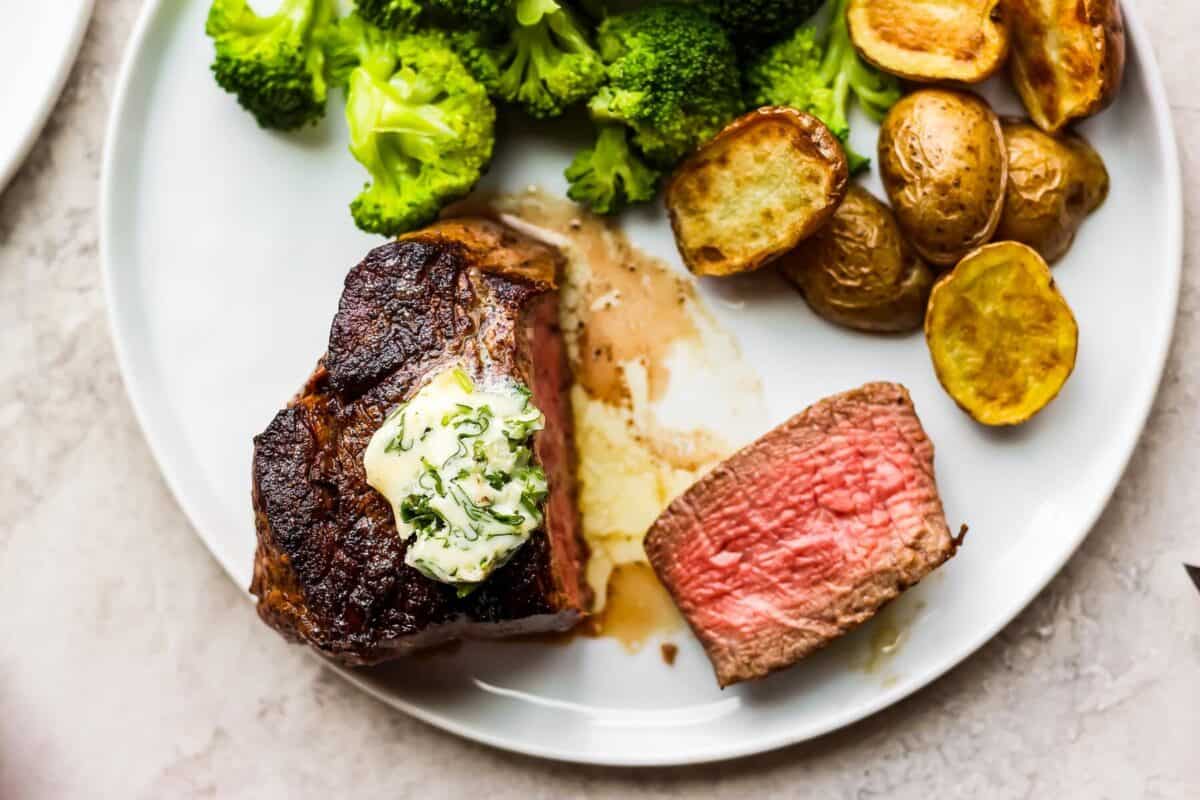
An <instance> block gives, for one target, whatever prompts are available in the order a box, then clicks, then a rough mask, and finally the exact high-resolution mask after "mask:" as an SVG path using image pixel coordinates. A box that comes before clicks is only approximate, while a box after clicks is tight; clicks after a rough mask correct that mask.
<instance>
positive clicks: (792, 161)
mask: <svg viewBox="0 0 1200 800" xmlns="http://www.w3.org/2000/svg"><path fill="white" fill-rule="evenodd" d="M849 175H850V171H849V167H848V166H847V163H846V153H845V151H844V150H843V149H842V146H841V143H839V142H838V140H837V137H835V136H834V135H833V133H831V132H830V130H829V128H827V127H825V125H824V124H823V123H822V122H821V121H820V120H819V119H817V118H816V117H814V116H813V115H811V114H807V113H805V112H803V111H798V110H796V109H794V108H786V107H782V106H768V107H766V108H760V109H758V110H757V111H751V112H750V113H749V114H745V115H743V116H741V117H739V118H738V119H736V120H734V121H733V122H731V123H730V124H729V125H728V126H726V127H725V129H724V130H722V131H721V132H720V133H718V134H717V135H716V137H714V138H713V140H712V141H710V142H709V143H708V144H706V145H704V146H703V147H701V148H700V149H699V150H698V151H696V152H695V153H694V154H693V155H692V156H691V157H689V158H688V159H687V160H686V161H685V162H684V163H683V164H682V165H680V167H679V168H678V169H677V170H676V171H675V174H674V175H673V176H672V177H671V181H670V183H669V184H668V185H667V191H666V204H667V211H668V212H669V213H670V217H671V228H672V229H673V230H674V231H675V243H676V244H677V245H678V247H679V253H680V255H681V256H683V263H684V264H686V265H687V267H688V269H690V270H691V271H692V272H694V273H696V274H697V275H732V274H735V273H738V272H747V271H749V270H753V269H758V268H759V267H761V266H763V265H764V264H766V263H767V262H769V261H771V260H772V259H774V258H776V257H778V256H780V255H782V254H784V253H786V252H787V251H789V250H791V249H792V248H793V247H795V246H796V245H797V244H799V243H800V241H802V240H803V239H805V238H806V237H808V236H810V235H812V233H813V232H814V231H816V230H817V229H818V228H820V227H821V226H822V225H824V224H825V222H826V221H827V220H828V219H829V218H830V217H831V216H832V215H833V212H834V211H835V210H836V209H837V207H838V204H839V203H841V202H842V198H843V197H844V196H845V194H846V184H847V182H848V180H849Z"/></svg>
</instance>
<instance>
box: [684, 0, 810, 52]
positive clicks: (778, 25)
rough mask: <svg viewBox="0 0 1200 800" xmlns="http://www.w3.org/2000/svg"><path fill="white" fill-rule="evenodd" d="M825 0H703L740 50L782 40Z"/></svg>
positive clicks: (702, 3) (702, 2) (710, 12)
mask: <svg viewBox="0 0 1200 800" xmlns="http://www.w3.org/2000/svg"><path fill="white" fill-rule="evenodd" d="M821 2H822V0H700V7H701V8H703V9H704V10H705V11H706V12H708V14H709V15H710V16H711V17H712V18H713V19H715V20H716V21H717V22H719V23H721V25H723V26H724V27H725V29H726V30H727V31H729V35H730V36H731V37H732V38H733V41H734V43H735V44H737V45H738V47H739V48H740V49H742V50H743V51H744V50H747V49H749V48H751V47H756V46H760V45H763V44H768V43H770V42H773V41H777V40H779V39H782V38H783V37H784V36H787V35H788V34H789V33H791V32H792V30H793V29H795V27H796V26H797V25H799V24H800V23H802V22H804V21H805V20H807V19H808V18H809V17H811V16H812V15H813V14H814V13H815V12H816V10H817V9H818V8H820V7H821Z"/></svg>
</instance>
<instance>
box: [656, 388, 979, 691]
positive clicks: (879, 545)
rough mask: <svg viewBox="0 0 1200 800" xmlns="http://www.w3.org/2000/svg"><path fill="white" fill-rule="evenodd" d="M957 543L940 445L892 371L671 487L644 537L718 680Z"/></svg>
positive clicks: (788, 656)
mask: <svg viewBox="0 0 1200 800" xmlns="http://www.w3.org/2000/svg"><path fill="white" fill-rule="evenodd" d="M956 546H957V542H956V541H955V539H953V538H952V537H951V536H950V532H949V531H948V530H947V528H946V520H945V517H944V515H943V513H942V502H941V500H940V499H939V498H938V492H937V484H936V482H935V480H934V475H933V445H932V444H930V442H929V439H928V438H927V437H926V436H925V431H924V430H923V429H922V428H921V422H920V420H919V419H917V415H916V412H915V411H914V410H913V406H912V401H911V400H910V399H909V396H908V392H907V391H905V389H904V387H902V386H898V385H896V384H891V383H871V384H867V385H866V386H863V387H862V388H860V389H855V390H854V391H850V392H845V393H844V394H839V395H836V396H834V397H830V398H827V399H825V400H822V401H821V402H819V403H817V404H816V405H814V406H812V407H811V408H809V409H807V410H806V411H804V412H802V413H800V414H797V415H796V416H794V417H792V418H791V419H790V420H788V421H787V422H786V423H784V424H783V425H781V426H780V427H778V428H776V429H775V430H773V431H771V432H770V433H768V434H766V435H765V436H763V437H762V438H761V439H759V440H758V441H756V442H754V443H753V444H751V445H749V446H748V447H746V448H745V449H743V450H741V451H740V452H738V453H736V454H735V455H733V456H732V457H731V458H729V459H728V460H727V461H725V462H723V463H722V464H720V465H719V466H718V467H717V468H716V469H714V470H713V471H712V472H711V473H709V474H708V475H707V476H705V477H704V478H703V479H701V480H700V481H698V482H697V483H696V484H694V485H693V486H692V487H691V488H690V489H688V490H687V491H686V492H684V493H683V494H682V495H681V496H679V497H678V498H676V500H675V501H674V502H672V503H671V505H670V506H669V507H668V508H667V510H666V511H664V512H663V514H662V516H660V517H659V518H658V520H657V521H656V522H655V523H654V525H653V527H651V529H650V532H649V533H648V534H647V536H646V553H647V554H648V555H649V557H650V563H651V564H653V565H654V569H655V571H656V572H657V573H658V576H659V578H661V579H662V581H663V583H664V584H666V587H667V589H668V590H670V592H671V595H672V597H674V598H675V602H676V604H677V605H678V606H679V609H680V610H681V611H682V612H683V615H684V617H686V618H687V621H688V623H689V624H690V625H691V627H692V630H693V631H695V633H696V636H697V637H699V639H700V641H701V642H702V643H703V645H704V648H705V651H706V652H707V653H708V657H709V659H710V660H711V661H712V663H713V667H714V668H715V669H716V673H717V681H718V682H719V683H720V684H721V686H728V685H729V684H731V683H736V682H737V681H742V680H746V679H748V678H758V677H761V676H763V675H766V674H767V673H769V672H772V671H773V670H777V669H780V668H782V667H786V666H789V665H791V664H793V663H795V662H796V661H798V660H799V659H801V658H803V657H804V656H806V655H808V654H809V653H811V652H813V651H814V650H816V649H818V648H820V647H822V646H824V645H825V644H827V643H828V642H829V641H831V640H832V639H835V638H837V637H838V636H841V635H842V634H843V633H845V632H846V631H848V630H850V629H851V628H853V627H855V626H856V625H859V624H861V623H863V622H865V621H866V620H868V619H870V618H871V617H872V616H873V615H874V614H875V612H876V611H878V610H879V608H880V607H881V606H882V605H884V604H885V603H887V602H888V601H889V600H891V599H892V598H894V597H896V596H897V595H899V594H900V592H902V591H904V590H905V589H907V588H908V587H909V586H912V585H913V584H915V583H917V582H918V581H919V580H921V578H923V577H925V576H926V575H928V574H929V572H930V571H931V570H933V569H934V568H936V567H937V566H938V565H940V564H941V563H942V562H944V561H945V560H946V559H948V558H950V556H952V555H954V551H955V548H956Z"/></svg>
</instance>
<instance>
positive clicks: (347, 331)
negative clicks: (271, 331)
mask: <svg viewBox="0 0 1200 800" xmlns="http://www.w3.org/2000/svg"><path fill="white" fill-rule="evenodd" d="M560 261H561V258H560V256H559V255H558V254H557V253H556V252H555V251H553V250H551V249H550V248H548V247H545V246H544V245H541V244H538V243H536V242H533V241H532V240H529V239H526V238H524V237H521V236H519V235H518V234H516V233H515V232H513V231H511V230H509V229H507V228H504V227H502V226H500V225H498V224H496V223H493V222H488V221H483V220H452V221H447V222H442V223H439V224H437V225H434V226H433V227H431V228H428V229H426V230H424V231H421V232H419V233H416V234H413V235H411V236H408V237H405V238H404V239H402V240H400V241H397V242H392V243H389V244H385V245H383V246H382V247H378V248H376V249H374V250H372V251H371V252H370V253H369V254H368V255H367V257H366V258H365V259H364V260H363V262H362V263H360V264H359V265H358V266H356V267H354V268H353V269H352V270H351V271H350V274H349V275H347V276H346V283H345V289H344V291H343V293H342V298H341V302H340V304H339V307H338V312H337V316H336V317H334V320H333V326H332V330H331V331H330V335H329V349H328V352H327V353H326V355H325V357H324V358H323V359H322V360H321V362H320V363H319V364H318V366H317V369H316V371H315V372H314V373H313V374H312V376H311V377H310V378H309V380H308V383H307V384H306V385H305V386H304V388H303V390H302V391H301V392H300V394H299V395H298V396H297V397H296V398H295V399H294V400H293V401H292V402H291V403H290V404H289V405H288V407H287V408H285V409H283V410H282V411H280V412H279V413H278V414H276V415H275V418H274V419H273V420H272V421H271V424H270V425H268V426H267V429H266V430H265V431H263V432H262V433H261V434H259V435H258V436H257V437H255V439H254V470H253V479H254V495H253V497H254V511H255V522H256V526H257V529H258V551H257V553H256V555H255V560H254V579H253V583H252V584H251V586H250V591H251V592H253V593H254V594H255V595H257V596H258V599H259V602H258V612H259V615H260V616H261V617H262V618H263V620H265V621H266V622H267V624H269V625H271V626H272V627H274V628H275V629H276V630H278V631H280V632H281V633H282V634H284V636H286V637H288V638H289V639H292V640H295V641H302V642H307V643H309V644H311V645H313V646H314V647H316V648H317V649H318V650H320V651H321V652H323V653H325V654H327V655H330V656H333V657H334V658H336V659H338V660H339V661H341V662H343V663H346V664H370V663H375V662H379V661H383V660H386V659H389V658H392V657H394V656H396V655H399V654H401V653H403V652H405V651H408V650H412V649H414V648H418V647H424V646H430V645H434V644H438V643H440V642H444V641H446V640H448V639H453V638H458V637H471V636H481V637H495V636H506V635H511V634H516V633H536V632H542V631H551V630H564V629H566V628H569V627H571V626H572V625H574V624H575V623H576V622H577V621H578V620H579V619H580V618H581V616H582V615H583V614H584V612H585V609H586V608H587V603H588V596H587V589H586V585H585V584H584V582H583V580H582V564H583V560H584V557H585V551H584V545H583V544H582V541H581V539H580V534H579V520H578V513H577V510H576V507H575V485H574V469H575V465H574V459H575V455H574V444H573V440H572V431H571V410H570V405H569V404H570V400H569V395H568V393H567V389H568V387H569V382H570V373H569V370H568V368H567V364H566V353H565V350H564V347H563V342H562V337H561V335H560V331H559V329H558V317H557V298H558V294H557V291H556V290H555V288H554V287H555V274H556V271H557V269H558V268H559V267H560V266H561V263H560ZM454 363H465V364H467V365H470V366H472V371H473V372H476V374H482V375H484V376H495V377H511V378H515V379H517V380H519V381H521V382H522V383H524V384H525V385H527V386H529V387H530V389H531V390H532V391H533V401H534V403H535V404H536V405H537V407H538V408H539V409H541V411H542V413H543V414H544V415H545V418H546V426H545V429H544V430H542V431H540V432H539V433H537V434H536V438H535V440H534V447H533V451H534V457H535V459H536V460H537V461H538V462H539V463H540V464H541V465H542V467H543V468H544V470H545V472H546V476H547V479H548V483H549V488H550V491H549V496H548V499H547V501H546V509H545V523H544V525H543V529H542V530H540V531H538V532H535V533H534V534H533V536H532V537H531V538H530V540H529V541H527V542H526V543H525V544H524V545H523V546H522V547H521V548H520V549H519V550H518V551H517V554H516V555H515V556H514V557H513V558H512V560H511V561H509V562H508V563H507V564H505V565H504V566H503V567H501V568H499V569H498V570H497V571H496V572H495V573H494V574H493V575H491V576H490V577H489V578H488V579H487V580H486V581H484V583H483V584H482V585H481V586H480V587H479V588H478V589H477V590H475V591H474V592H473V593H472V594H470V595H469V596H467V597H465V598H462V599H460V598H458V597H457V595H456V591H455V587H453V586H450V585H446V584H442V583H438V582H436V581H432V580H430V579H429V578H426V577H425V576H424V575H422V574H421V573H420V572H418V571H417V570H415V569H413V568H412V567H409V566H407V565H406V564H405V563H404V551H405V544H404V542H402V541H401V540H400V537H399V534H398V532H397V529H396V524H395V521H394V519H393V517H392V508H391V506H390V505H389V503H388V502H387V500H386V499H385V498H384V497H383V496H382V495H380V494H379V493H377V492H376V491H375V490H374V489H372V488H371V487H370V486H368V485H367V483H366V478H365V474H364V468H363V450H364V449H365V447H366V445H367V443H368V442H369V441H370V439H371V436H372V435H373V434H374V432H375V431H376V429H377V428H378V427H379V426H380V425H381V424H382V422H383V419H384V416H385V415H386V414H387V412H388V411H389V410H391V409H392V408H394V407H395V406H396V405H397V404H399V403H400V402H402V401H405V400H407V399H409V398H410V397H412V395H414V394H415V393H416V392H417V391H418V390H419V389H420V388H421V386H422V385H423V384H424V383H425V381H426V378H428V377H429V376H431V375H432V374H434V373H437V372H439V371H441V370H444V369H446V368H448V367H449V366H450V365H452V364H454Z"/></svg>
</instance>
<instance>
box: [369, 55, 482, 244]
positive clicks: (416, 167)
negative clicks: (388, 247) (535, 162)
mask: <svg viewBox="0 0 1200 800" xmlns="http://www.w3.org/2000/svg"><path fill="white" fill-rule="evenodd" d="M348 83H349V88H348V92H347V96H346V120H347V122H348V123H349V126H350V152H351V153H352V154H353V155H354V157H355V158H356V159H358V161H359V163H361V164H362V165H363V166H364V167H366V168H367V171H368V172H369V173H370V174H371V183H370V184H368V185H367V186H366V187H365V188H364V189H363V191H362V193H361V194H359V195H358V197H356V198H355V199H354V202H353V203H351V204H350V211H351V213H352V215H353V216H354V221H355V223H356V224H357V225H358V227H359V228H361V229H362V230H364V231H368V232H371V233H380V234H383V235H385V236H395V235H397V234H400V233H404V232H405V231H409V230H412V229H414V228H418V227H420V226H422V225H425V224H427V223H429V222H431V221H432V220H433V219H434V218H435V217H436V216H437V214H438V212H439V211H440V210H441V209H442V207H443V206H445V205H446V204H447V203H449V202H451V201H453V200H456V199H458V198H460V197H462V196H463V195H465V194H466V193H467V192H469V191H470V190H471V188H472V187H473V186H474V185H475V183H476V182H477V181H478V180H479V178H480V176H481V175H482V174H483V171H484V169H486V167H487V164H488V162H489V161H490V160H491V157H492V146H493V144H494V141H495V121H496V111H495V108H493V106H492V104H491V101H489V100H488V96H487V92H486V90H485V89H484V88H483V86H482V85H481V84H480V83H479V82H478V81H476V80H475V79H474V78H473V77H471V74H470V72H469V71H468V70H467V69H466V67H464V66H463V63H462V61H461V60H459V58H458V56H457V55H455V54H454V52H453V51H452V50H450V49H449V48H448V47H447V46H446V43H445V40H444V39H443V38H442V37H439V36H433V35H425V34H416V35H410V36H403V37H399V38H395V39H386V40H385V46H384V48H383V50H382V51H375V50H372V51H371V52H370V53H369V54H368V55H367V57H364V58H363V59H362V63H361V64H360V65H359V66H357V67H355V68H354V69H353V70H352V71H351V72H350V76H349V81H348Z"/></svg>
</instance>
